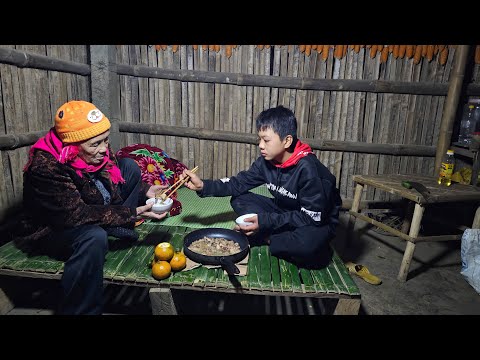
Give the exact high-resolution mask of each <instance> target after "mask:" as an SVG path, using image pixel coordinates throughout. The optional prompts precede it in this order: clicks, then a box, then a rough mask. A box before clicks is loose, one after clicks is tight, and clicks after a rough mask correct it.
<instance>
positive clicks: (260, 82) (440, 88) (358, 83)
mask: <svg viewBox="0 0 480 360" xmlns="http://www.w3.org/2000/svg"><path fill="white" fill-rule="evenodd" d="M256 51H259V50H258V49H257V50H256ZM293 61H294V62H295V61H296V62H297V66H298V54H297V53H294V54H293ZM289 66H290V65H289ZM117 72H118V74H120V75H130V76H136V77H152V78H157V79H168V80H177V81H192V82H202V83H220V84H229V85H238V86H259V87H277V88H287V89H300V90H330V91H366V92H373V93H392V94H419V95H446V94H447V92H448V85H447V84H435V83H423V82H419V83H411V82H402V81H384V80H345V79H306V78H298V77H296V76H295V72H294V74H293V77H289V76H287V77H282V76H278V77H277V76H270V75H258V74H236V73H230V72H223V71H222V72H220V73H216V72H213V71H203V70H193V71H192V70H185V69H179V70H175V69H161V68H150V67H148V66H140V65H126V64H117ZM467 95H480V85H474V84H470V85H468V86H467Z"/></svg>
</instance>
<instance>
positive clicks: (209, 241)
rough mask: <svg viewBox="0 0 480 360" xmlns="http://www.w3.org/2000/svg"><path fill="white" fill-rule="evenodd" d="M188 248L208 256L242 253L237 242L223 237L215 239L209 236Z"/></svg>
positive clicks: (196, 241)
mask: <svg viewBox="0 0 480 360" xmlns="http://www.w3.org/2000/svg"><path fill="white" fill-rule="evenodd" d="M188 248H189V249H190V250H191V251H194V252H196V253H198V254H202V255H207V256H227V255H233V254H237V253H239V252H240V251H241V249H240V245H239V244H238V243H236V242H235V241H232V240H227V239H225V238H223V237H216V238H213V237H208V236H204V237H203V238H201V239H198V240H195V241H194V242H192V243H191V244H190V246H188Z"/></svg>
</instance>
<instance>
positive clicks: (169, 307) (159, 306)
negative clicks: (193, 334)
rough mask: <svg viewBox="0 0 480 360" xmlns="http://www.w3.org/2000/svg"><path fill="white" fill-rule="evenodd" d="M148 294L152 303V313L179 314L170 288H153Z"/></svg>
mask: <svg viewBox="0 0 480 360" xmlns="http://www.w3.org/2000/svg"><path fill="white" fill-rule="evenodd" d="M148 295H149V296H150V302H151V304H152V315H177V308H176V307H175V303H174V302H173V297H172V293H171V291H170V289H168V288H152V289H150V291H149V292H148Z"/></svg>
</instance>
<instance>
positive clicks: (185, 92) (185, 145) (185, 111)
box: [180, 45, 192, 169]
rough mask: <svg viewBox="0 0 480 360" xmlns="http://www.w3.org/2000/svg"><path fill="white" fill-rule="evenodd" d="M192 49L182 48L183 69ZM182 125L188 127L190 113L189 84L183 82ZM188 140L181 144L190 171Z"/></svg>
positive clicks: (184, 139) (183, 140) (189, 47)
mask: <svg viewBox="0 0 480 360" xmlns="http://www.w3.org/2000/svg"><path fill="white" fill-rule="evenodd" d="M191 48H192V47H191V46H185V45H182V46H180V67H181V68H182V69H187V68H188V64H187V57H188V53H189V51H190V49H191ZM181 98H182V101H181V104H182V106H181V124H182V126H183V127H188V113H189V109H190V108H189V106H188V83H185V82H182V89H181ZM188 141H189V140H188V138H181V139H180V142H181V144H182V160H181V161H182V163H184V164H186V165H187V166H188V167H189V169H191V167H190V159H191V158H190V157H189V150H190V149H189V147H188Z"/></svg>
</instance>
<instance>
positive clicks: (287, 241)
mask: <svg viewBox="0 0 480 360" xmlns="http://www.w3.org/2000/svg"><path fill="white" fill-rule="evenodd" d="M230 203H231V205H232V208H233V209H234V210H235V212H236V213H237V214H238V215H244V214H248V213H256V214H262V213H280V214H281V213H284V212H285V210H283V209H281V208H280V207H278V206H277V205H276V204H275V203H274V199H271V198H267V197H265V196H262V195H257V194H254V193H252V192H248V193H246V194H243V195H240V196H236V197H232V199H231V201H230ZM334 236H335V226H334V225H331V224H326V225H324V226H302V227H297V228H295V227H292V226H288V227H285V228H281V229H278V230H275V231H273V232H270V233H267V232H262V229H260V232H259V233H257V234H255V235H254V236H250V237H249V241H250V244H251V245H255V244H257V243H259V241H260V243H261V242H262V240H263V243H264V240H265V238H269V239H270V252H271V253H272V255H274V256H276V257H278V258H281V259H285V260H287V261H289V262H292V263H294V264H296V265H297V266H300V267H305V268H311V269H319V268H323V267H325V266H327V265H328V264H329V262H330V260H331V258H332V254H333V252H332V249H331V247H330V240H331V239H332V238H333V237H334Z"/></svg>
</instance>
